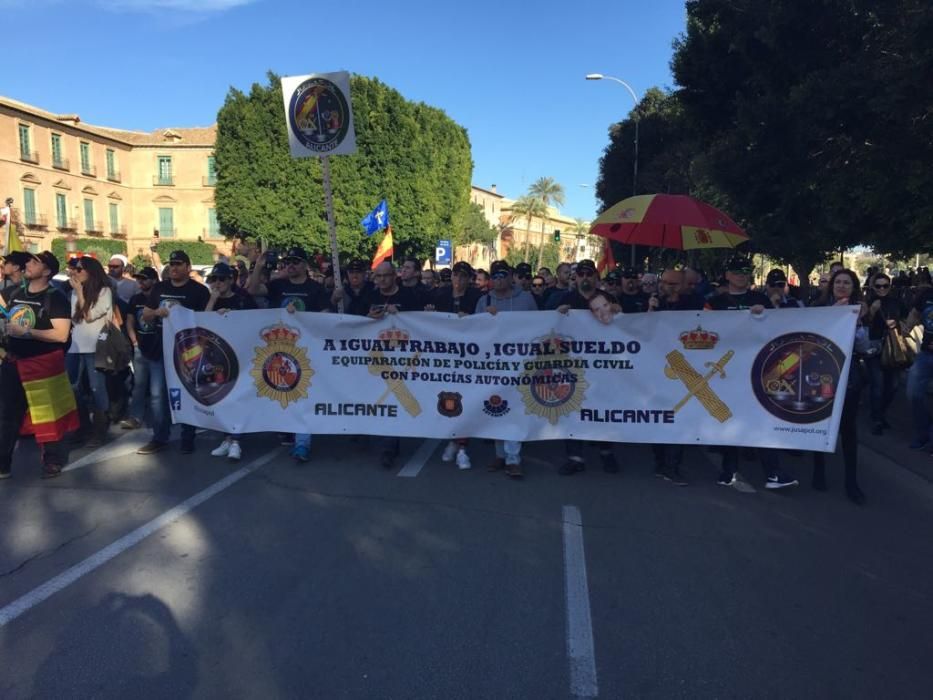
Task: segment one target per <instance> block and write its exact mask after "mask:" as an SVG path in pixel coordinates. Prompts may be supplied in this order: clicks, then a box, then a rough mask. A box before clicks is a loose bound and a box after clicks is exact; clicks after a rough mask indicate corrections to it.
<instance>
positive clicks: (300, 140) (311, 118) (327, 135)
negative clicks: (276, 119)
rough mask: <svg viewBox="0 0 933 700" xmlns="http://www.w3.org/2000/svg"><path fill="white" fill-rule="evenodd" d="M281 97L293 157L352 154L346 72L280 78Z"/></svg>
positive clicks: (354, 134) (348, 79)
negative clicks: (283, 103)
mask: <svg viewBox="0 0 933 700" xmlns="http://www.w3.org/2000/svg"><path fill="white" fill-rule="evenodd" d="M282 99H283V101H284V102H285V124H286V128H287V129H288V146H289V148H290V149H291V153H292V156H293V157H294V158H307V157H309V156H339V155H346V154H349V153H356V133H355V131H354V130H353V110H352V105H351V103H350V74H349V73H347V72H346V71H341V72H339V73H312V74H311V75H293V76H287V77H283V78H282Z"/></svg>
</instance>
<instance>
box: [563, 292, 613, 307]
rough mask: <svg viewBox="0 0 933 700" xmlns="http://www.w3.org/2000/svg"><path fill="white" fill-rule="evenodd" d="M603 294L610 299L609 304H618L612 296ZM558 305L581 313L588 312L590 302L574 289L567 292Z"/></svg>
mask: <svg viewBox="0 0 933 700" xmlns="http://www.w3.org/2000/svg"><path fill="white" fill-rule="evenodd" d="M603 293H604V294H606V295H607V296H608V297H609V298H610V303H612V304H617V303H618V302H617V301H616V299H615V297H614V296H612V295H611V294H609V293H608V292H603ZM590 299H592V297H590ZM559 305H560V306H569V307H570V308H571V309H579V310H581V311H589V310H590V300H589V299H587V298H586V297H585V296H583V295H582V294H580V292H579V291H578V290H576V289H574V290H572V291H570V292H567V294H565V295H564V298H563V299H561V300H560V304H559Z"/></svg>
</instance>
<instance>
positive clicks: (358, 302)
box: [333, 282, 373, 316]
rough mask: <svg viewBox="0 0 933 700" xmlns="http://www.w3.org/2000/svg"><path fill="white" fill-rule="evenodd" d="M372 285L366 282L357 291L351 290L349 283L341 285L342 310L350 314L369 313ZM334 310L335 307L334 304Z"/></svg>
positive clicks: (360, 314) (363, 314)
mask: <svg viewBox="0 0 933 700" xmlns="http://www.w3.org/2000/svg"><path fill="white" fill-rule="evenodd" d="M372 290H373V285H372V283H371V282H366V283H365V284H364V285H363V286H362V288H361V289H360V290H359V291H353V290H352V289H351V288H350V285H349V284H344V285H343V312H344V313H345V314H350V315H351V316H365V315H366V314H368V313H369V304H370V301H369V298H370V295H371V294H372ZM333 310H334V311H336V310H337V307H336V306H334V307H333Z"/></svg>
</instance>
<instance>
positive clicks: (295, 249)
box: [282, 245, 308, 262]
mask: <svg viewBox="0 0 933 700" xmlns="http://www.w3.org/2000/svg"><path fill="white" fill-rule="evenodd" d="M282 258H283V259H284V260H288V259H289V258H296V259H298V260H301V261H302V262H308V254H307V253H306V252H305V249H304V248H302V247H301V246H300V245H295V246H292V247H291V248H289V249H288V251H287V252H286V253H285V255H283V256H282Z"/></svg>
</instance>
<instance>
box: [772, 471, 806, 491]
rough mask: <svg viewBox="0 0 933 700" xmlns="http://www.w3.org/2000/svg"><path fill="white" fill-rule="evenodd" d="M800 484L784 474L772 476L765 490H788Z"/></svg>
mask: <svg viewBox="0 0 933 700" xmlns="http://www.w3.org/2000/svg"><path fill="white" fill-rule="evenodd" d="M799 483H800V482H799V481H797V480H796V479H791V478H790V477H789V476H784V475H783V474H772V475H771V476H769V477H768V480H767V481H766V482H765V488H766V489H771V490H774V489H786V488H787V487H789V486H797V485H798V484H799Z"/></svg>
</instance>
